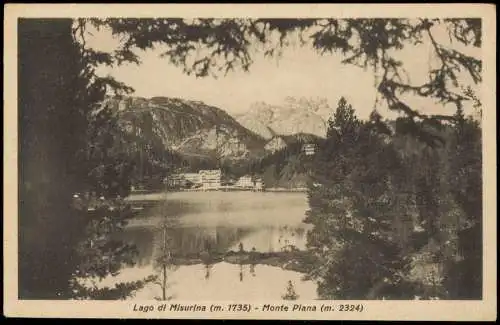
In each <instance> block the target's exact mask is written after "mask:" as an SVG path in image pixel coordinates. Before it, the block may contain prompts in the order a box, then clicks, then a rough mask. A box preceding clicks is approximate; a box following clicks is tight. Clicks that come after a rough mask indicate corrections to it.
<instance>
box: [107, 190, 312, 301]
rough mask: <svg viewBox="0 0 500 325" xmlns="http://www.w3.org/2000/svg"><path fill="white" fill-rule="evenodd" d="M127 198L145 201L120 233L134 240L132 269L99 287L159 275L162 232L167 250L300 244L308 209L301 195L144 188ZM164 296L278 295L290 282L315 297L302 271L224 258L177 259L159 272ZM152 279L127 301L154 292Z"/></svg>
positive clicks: (181, 252)
mask: <svg viewBox="0 0 500 325" xmlns="http://www.w3.org/2000/svg"><path fill="white" fill-rule="evenodd" d="M131 199H134V200H152V201H155V204H154V206H152V207H150V208H147V209H145V210H143V211H141V213H140V214H139V215H138V216H137V217H135V218H134V219H132V220H131V221H130V222H129V224H128V226H127V228H126V230H125V232H124V233H123V234H122V235H121V236H120V237H121V239H123V240H125V241H128V242H131V243H134V244H135V245H136V246H137V248H138V250H139V256H138V260H137V265H136V266H135V267H134V268H129V269H125V270H123V271H122V272H121V274H120V275H118V276H117V277H113V278H108V279H105V280H104V281H103V282H102V283H101V284H100V285H103V286H104V285H112V284H113V283H116V282H120V281H133V280H139V279H141V278H144V277H146V276H148V275H152V274H157V275H160V274H161V273H160V270H158V269H156V268H155V267H154V265H155V260H156V259H157V258H158V256H159V254H161V252H162V248H163V246H164V245H165V238H167V242H168V247H169V250H170V251H171V252H173V253H174V254H176V255H178V256H195V255H197V254H199V253H200V252H203V251H207V250H209V251H211V252H216V253H220V254H223V253H225V252H228V251H231V250H232V251H238V250H239V249H240V247H242V248H243V249H244V250H246V251H250V250H253V249H254V250H255V251H258V252H279V251H281V250H283V248H284V247H285V246H289V245H293V246H295V247H296V248H298V249H304V248H305V243H306V232H307V226H306V225H305V224H303V223H302V220H303V218H304V213H305V211H306V210H307V208H308V205H307V199H306V195H305V194H304V193H271V192H175V193H172V192H169V193H159V194H144V195H137V196H135V197H131ZM167 276H168V290H167V293H168V295H169V296H172V299H182V300H199V301H203V300H207V301H208V300H232V301H235V300H245V301H248V300H252V299H253V300H259V299H268V300H279V299H281V295H283V294H284V293H285V291H286V286H287V283H288V281H292V283H293V284H294V288H295V291H296V293H297V294H298V295H299V299H316V285H315V284H314V283H312V282H310V281H303V280H302V277H303V274H301V273H299V272H294V271H289V270H284V269H282V268H280V267H275V266H269V265H263V264H256V265H249V264H247V265H239V264H231V263H227V262H219V263H214V264H210V265H207V264H203V263H198V264H192V265H181V266H178V267H177V268H176V269H173V270H170V271H168V272H167ZM161 292H162V291H161V288H160V286H159V285H158V284H151V285H148V286H147V287H146V288H144V289H142V290H140V291H138V292H137V294H136V296H135V297H134V298H133V299H141V300H142V299H154V298H155V297H158V296H161Z"/></svg>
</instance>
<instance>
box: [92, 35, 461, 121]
mask: <svg viewBox="0 0 500 325" xmlns="http://www.w3.org/2000/svg"><path fill="white" fill-rule="evenodd" d="M92 34H93V36H92V37H88V38H87V44H88V45H89V46H91V47H94V48H97V49H102V50H112V49H114V48H115V47H116V46H117V45H118V40H116V39H113V38H112V36H111V35H110V34H109V32H106V31H101V32H95V31H94V32H93V33H92ZM137 53H138V54H139V57H140V60H141V62H142V63H141V64H140V65H135V64H126V65H123V66H120V67H114V68H108V67H103V68H100V69H99V70H98V73H99V74H100V75H103V76H105V75H111V76H113V77H115V78H116V79H118V80H119V81H122V82H125V83H126V84H127V85H129V86H131V87H132V88H134V89H135V93H134V95H135V96H140V97H146V98H150V97H154V96H166V97H179V98H184V99H189V100H197V101H202V102H205V103H206V104H209V105H213V106H217V107H219V108H222V109H224V110H226V111H227V112H229V113H230V114H233V115H236V114H240V113H243V112H245V111H246V110H248V109H249V107H250V106H251V105H252V103H254V102H262V101H263V102H266V103H268V104H275V105H279V104H282V103H284V99H285V97H287V96H293V97H307V98H318V97H320V98H326V99H327V101H328V103H329V104H330V106H331V107H332V109H333V108H335V107H336V103H337V102H338V100H339V98H340V97H341V96H344V97H345V98H346V99H347V100H348V102H349V103H351V104H352V106H353V107H354V108H355V109H356V111H357V114H358V116H359V117H361V118H366V117H368V115H369V114H370V112H371V111H372V110H373V109H374V107H375V102H376V98H377V91H376V87H375V85H376V80H375V76H374V73H373V71H371V70H368V71H365V70H364V69H362V68H360V67H356V66H352V65H345V64H342V63H341V60H342V57H341V56H340V55H338V54H327V55H323V56H322V55H320V54H319V53H317V52H316V51H315V50H313V49H312V48H311V47H310V46H309V47H298V46H296V47H291V48H287V49H285V50H284V52H283V56H282V57H281V58H280V59H276V58H265V57H264V56H263V55H262V54H260V55H259V54H257V55H256V56H254V57H253V60H254V63H253V65H252V66H251V67H250V71H249V72H243V71H239V70H238V71H234V72H229V73H228V74H227V75H226V76H224V77H219V78H217V79H215V78H213V77H210V76H209V77H205V78H196V77H195V76H188V75H186V74H184V73H183V71H182V69H181V68H180V67H176V66H174V65H173V64H171V63H170V62H169V61H168V59H166V58H161V57H160V56H159V54H160V53H161V50H160V49H157V50H147V51H138V52H137ZM400 55H401V57H402V58H403V59H404V62H405V63H406V69H407V70H408V74H409V76H411V77H410V78H411V81H412V83H415V84H418V83H423V82H424V81H425V80H426V79H425V78H426V71H427V69H428V68H429V67H430V66H432V65H433V64H434V63H433V62H436V61H435V59H433V56H432V55H433V52H432V50H431V48H430V47H429V46H428V45H425V44H424V45H421V46H419V47H411V48H409V49H408V50H407V51H406V52H401V53H400ZM409 101H410V104H412V107H415V108H417V109H418V110H419V111H422V112H426V113H443V107H441V106H439V105H436V104H435V103H433V102H431V101H428V100H422V99H418V98H411V99H409ZM380 105H381V106H380ZM377 108H378V111H379V112H380V113H382V115H384V116H387V117H392V116H394V114H393V113H390V112H389V111H388V110H387V108H386V107H385V106H384V105H383V104H379V106H378V107H377ZM450 109H451V108H447V109H446V111H445V113H448V114H453V113H454V111H453V109H451V110H450Z"/></svg>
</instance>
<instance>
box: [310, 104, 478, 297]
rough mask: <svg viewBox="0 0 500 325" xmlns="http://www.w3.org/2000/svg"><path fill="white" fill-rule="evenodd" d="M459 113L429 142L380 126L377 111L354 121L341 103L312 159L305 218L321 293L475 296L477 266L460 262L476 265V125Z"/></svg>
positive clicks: (349, 108) (328, 294)
mask: <svg viewBox="0 0 500 325" xmlns="http://www.w3.org/2000/svg"><path fill="white" fill-rule="evenodd" d="M459 114H460V112H459V113H458V114H457V116H456V118H455V119H456V120H457V123H456V124H451V125H446V126H443V127H442V128H441V130H440V133H439V136H440V138H442V139H443V141H442V142H440V143H442V145H438V144H434V145H429V144H427V143H426V142H425V141H421V140H420V139H418V138H415V137H414V136H413V135H410V134H409V133H408V132H405V131H406V130H404V127H403V128H401V125H398V123H397V121H396V123H395V126H396V127H395V134H392V135H391V133H389V132H385V131H391V130H385V131H384V132H381V130H380V129H379V128H378V127H377V120H378V117H377V114H372V117H371V119H370V120H369V121H366V122H362V121H359V120H358V119H357V117H356V116H355V114H354V111H353V109H352V107H350V106H349V105H347V104H346V102H345V100H342V99H341V100H340V101H339V106H338V108H337V111H336V112H335V114H334V116H333V118H332V119H331V121H330V129H329V133H328V134H329V137H328V138H327V140H326V141H325V143H324V145H323V146H321V147H320V150H319V153H318V155H317V157H316V158H315V164H314V165H313V166H314V168H313V173H312V184H311V186H310V188H309V205H310V211H308V214H307V217H306V219H305V222H308V223H311V224H312V225H313V229H312V230H311V231H310V232H309V233H308V246H309V249H310V251H311V252H312V253H313V254H314V255H315V256H316V257H317V258H318V264H317V267H316V268H315V269H314V270H313V271H312V272H311V273H310V274H309V276H310V277H311V278H313V279H316V280H317V282H318V294H319V295H320V297H322V298H326V299H381V298H385V299H413V298H414V297H416V296H419V297H421V298H427V299H429V298H431V297H439V298H448V299H450V298H451V299H453V298H457V297H462V298H463V297H468V298H469V299H471V298H473V297H478V296H480V288H481V287H482V286H481V271H480V268H479V267H467V266H466V264H465V263H462V262H461V261H462V259H464V258H467V259H468V260H469V261H470V262H472V261H474V262H475V263H476V264H475V265H476V266H477V265H480V264H481V263H480V260H481V256H482V249H481V244H480V243H481V238H482V236H481V235H480V233H477V232H476V233H474V231H473V229H474V228H476V227H477V228H476V229H480V224H481V221H480V219H478V218H480V217H478V216H481V190H480V189H481V177H480V174H481V163H480V158H478V157H480V156H481V154H480V153H481V147H480V146H481V141H480V134H481V132H480V127H479V125H478V124H477V122H474V120H472V119H471V118H468V119H467V120H466V119H465V118H464V117H463V116H462V117H460V116H458V115H459ZM466 121H467V122H466ZM466 123H467V125H468V126H467V127H465V126H464V125H465V124H466ZM389 124H391V123H389ZM421 127H425V126H422V125H421ZM465 129H467V130H469V131H468V132H469V133H468V134H467V136H465V137H460V136H459V134H463V132H466V131H465ZM391 132H392V131H391ZM434 132H436V130H434ZM463 147H467V149H465V150H461V149H459V148H463ZM475 191H477V192H475ZM465 193H467V194H465ZM465 233H467V234H468V236H469V237H468V240H469V243H468V244H464V243H463V242H464V238H465V237H462V236H463V234H465ZM464 246H466V247H467V248H464ZM464 252H466V253H464ZM462 255H466V256H467V257H465V256H464V257H461V256H462ZM469 265H471V264H469ZM431 273H432V274H431ZM443 274H448V275H447V276H444V277H443V276H442V275H443ZM465 274H469V275H470V278H469V279H467V278H466V276H465ZM431 278H432V279H431ZM429 279H431V280H429ZM456 288H461V289H460V292H456ZM478 290H479V291H478Z"/></svg>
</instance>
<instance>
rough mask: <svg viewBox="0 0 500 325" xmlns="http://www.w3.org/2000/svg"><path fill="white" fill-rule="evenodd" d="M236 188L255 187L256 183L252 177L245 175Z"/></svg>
mask: <svg viewBox="0 0 500 325" xmlns="http://www.w3.org/2000/svg"><path fill="white" fill-rule="evenodd" d="M236 186H237V187H253V186H254V182H253V179H252V176H249V175H245V176H242V177H240V178H239V179H238V181H237V182H236Z"/></svg>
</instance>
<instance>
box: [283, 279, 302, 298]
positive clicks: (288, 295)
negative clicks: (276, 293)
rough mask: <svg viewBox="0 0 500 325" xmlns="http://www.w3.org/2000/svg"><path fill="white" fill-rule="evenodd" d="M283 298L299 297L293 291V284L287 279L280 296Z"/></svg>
mask: <svg viewBox="0 0 500 325" xmlns="http://www.w3.org/2000/svg"><path fill="white" fill-rule="evenodd" d="M281 298H282V299H283V300H297V299H299V295H297V293H296V292H295V287H294V286H293V283H292V281H291V280H290V281H288V284H287V287H286V293H285V294H284V295H282V296H281Z"/></svg>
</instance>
